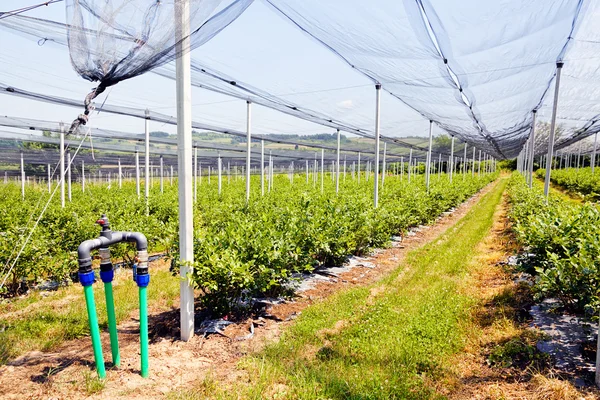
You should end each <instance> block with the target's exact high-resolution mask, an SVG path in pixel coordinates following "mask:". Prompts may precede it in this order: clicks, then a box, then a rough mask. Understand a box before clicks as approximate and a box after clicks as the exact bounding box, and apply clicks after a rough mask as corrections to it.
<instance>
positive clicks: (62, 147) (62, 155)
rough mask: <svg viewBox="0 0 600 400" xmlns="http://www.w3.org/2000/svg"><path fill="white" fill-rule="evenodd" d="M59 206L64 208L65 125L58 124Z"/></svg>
mask: <svg viewBox="0 0 600 400" xmlns="http://www.w3.org/2000/svg"><path fill="white" fill-rule="evenodd" d="M60 205H61V207H62V208H65V124H63V123H62V122H61V123H60Z"/></svg>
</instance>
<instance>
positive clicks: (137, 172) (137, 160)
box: [135, 150, 140, 199]
mask: <svg viewBox="0 0 600 400" xmlns="http://www.w3.org/2000/svg"><path fill="white" fill-rule="evenodd" d="M135 190H136V193H137V197H138V199H139V198H140V153H138V151H137V150H136V151H135Z"/></svg>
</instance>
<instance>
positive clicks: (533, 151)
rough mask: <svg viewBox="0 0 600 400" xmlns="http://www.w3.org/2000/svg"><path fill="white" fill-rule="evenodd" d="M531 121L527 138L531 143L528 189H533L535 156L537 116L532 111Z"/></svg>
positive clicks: (535, 112) (534, 111) (535, 111)
mask: <svg viewBox="0 0 600 400" xmlns="http://www.w3.org/2000/svg"><path fill="white" fill-rule="evenodd" d="M532 113H533V121H532V123H531V135H530V137H529V141H530V142H531V146H529V171H528V175H529V188H530V189H531V188H532V187H533V156H534V155H535V119H536V116H537V110H533V111H532Z"/></svg>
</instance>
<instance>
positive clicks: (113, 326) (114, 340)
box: [104, 282, 121, 367]
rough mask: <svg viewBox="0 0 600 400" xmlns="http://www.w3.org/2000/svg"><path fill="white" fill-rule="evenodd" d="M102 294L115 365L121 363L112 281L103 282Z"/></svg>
mask: <svg viewBox="0 0 600 400" xmlns="http://www.w3.org/2000/svg"><path fill="white" fill-rule="evenodd" d="M104 294H105V296H106V313H107V314H108V331H109V333H110V351H111V353H112V361H113V365H114V366H115V367H118V366H120V365H121V354H120V353H119V337H118V336H117V318H116V317H115V301H114V297H113V286H112V282H105V283H104Z"/></svg>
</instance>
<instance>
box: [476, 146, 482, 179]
mask: <svg viewBox="0 0 600 400" xmlns="http://www.w3.org/2000/svg"><path fill="white" fill-rule="evenodd" d="M477 175H481V150H479V164H478V165H477Z"/></svg>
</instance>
